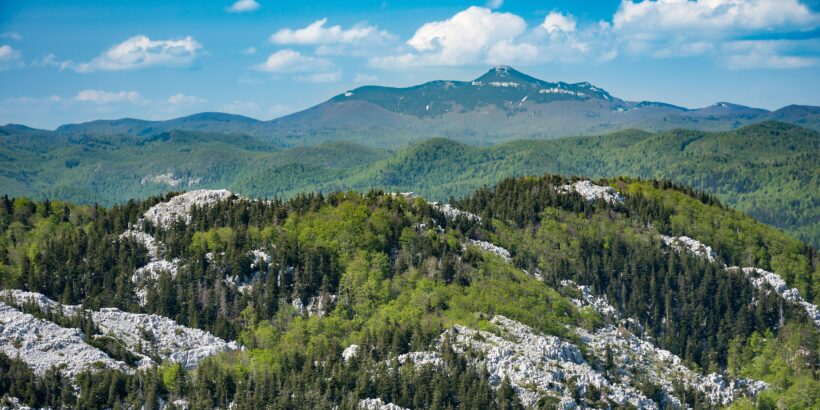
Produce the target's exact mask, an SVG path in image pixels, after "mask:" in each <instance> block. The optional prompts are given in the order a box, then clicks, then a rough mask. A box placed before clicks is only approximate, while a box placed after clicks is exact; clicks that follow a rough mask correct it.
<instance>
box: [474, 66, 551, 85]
mask: <svg viewBox="0 0 820 410" xmlns="http://www.w3.org/2000/svg"><path fill="white" fill-rule="evenodd" d="M473 82H477V83H490V82H519V83H525V84H528V83H540V82H541V80H539V79H537V78H535V77H530V76H528V75H526V74H524V73H522V72H520V71H518V70H516V69H514V68H512V67H510V66H507V65H497V66H495V67H493V68H491V69H490V71H487V72H486V73H485V74H484V75H482V76H481V77H478V78H476V79H475V80H474V81H473Z"/></svg>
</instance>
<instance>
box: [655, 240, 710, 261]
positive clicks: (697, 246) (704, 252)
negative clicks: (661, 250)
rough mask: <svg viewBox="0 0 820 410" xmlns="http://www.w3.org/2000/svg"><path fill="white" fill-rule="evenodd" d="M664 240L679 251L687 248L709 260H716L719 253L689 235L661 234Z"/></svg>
mask: <svg viewBox="0 0 820 410" xmlns="http://www.w3.org/2000/svg"><path fill="white" fill-rule="evenodd" d="M661 239H662V240H663V242H664V243H665V244H667V245H669V246H671V247H673V248H675V250H677V251H681V250H687V251H689V252H692V253H693V254H695V255H697V256H699V257H702V258H706V259H707V260H709V262H714V261H715V257H716V256H717V254H715V252H714V251H713V250H712V247H711V246H706V245H704V244H703V243H701V242H698V241H696V240H694V239H692V238H690V237H688V236H678V237H674V236H665V235H661Z"/></svg>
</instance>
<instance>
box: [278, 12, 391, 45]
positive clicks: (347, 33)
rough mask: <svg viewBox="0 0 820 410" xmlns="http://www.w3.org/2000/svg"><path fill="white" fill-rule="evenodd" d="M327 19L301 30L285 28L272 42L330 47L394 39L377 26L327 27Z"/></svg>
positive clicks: (317, 21)
mask: <svg viewBox="0 0 820 410" xmlns="http://www.w3.org/2000/svg"><path fill="white" fill-rule="evenodd" d="M325 24H327V18H323V19H319V20H316V21H314V22H313V23H311V24H309V25H308V26H307V27H304V28H300V29H296V30H293V29H290V28H284V29H282V30H279V31H277V32H276V33H273V34H272V35H271V36H270V39H269V40H270V42H271V43H274V44H279V45H328V44H355V43H361V42H370V43H374V42H385V41H389V40H392V39H393V35H392V34H390V33H388V32H387V31H383V30H379V28H378V27H376V26H370V25H367V24H364V23H359V24H356V25H354V26H353V27H350V28H349V29H343V28H342V26H339V25H335V26H330V27H326V26H325Z"/></svg>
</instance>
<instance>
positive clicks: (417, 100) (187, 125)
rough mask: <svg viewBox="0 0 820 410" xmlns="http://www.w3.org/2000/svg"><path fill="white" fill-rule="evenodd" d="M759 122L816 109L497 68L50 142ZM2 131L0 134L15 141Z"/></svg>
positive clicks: (809, 118) (546, 132) (474, 137)
mask: <svg viewBox="0 0 820 410" xmlns="http://www.w3.org/2000/svg"><path fill="white" fill-rule="evenodd" d="M768 120H776V121H781V122H786V123H791V124H797V125H800V126H802V127H806V128H811V129H814V130H820V107H817V106H797V105H790V106H787V107H783V108H781V109H779V110H776V111H768V110H765V109H761V108H753V107H746V106H743V105H739V104H734V103H729V102H717V103H715V104H713V105H710V106H707V107H703V108H695V109H691V108H685V107H680V106H677V105H673V104H669V103H666V102H662V101H638V102H634V101H627V100H623V99H621V98H618V97H615V96H613V95H611V94H610V93H609V92H608V91H606V90H605V89H604V88H601V87H598V86H595V85H593V84H591V83H589V82H587V81H582V82H577V83H567V82H563V81H557V82H551V81H545V80H541V79H538V78H535V77H533V76H530V75H528V74H525V73H523V72H521V71H518V70H516V69H514V68H512V67H510V66H506V65H500V66H495V67H492V68H490V69H489V70H488V71H486V72H484V73H483V74H482V75H480V76H478V77H475V79H474V80H470V81H458V80H435V81H429V82H426V83H422V84H417V85H413V86H409V87H386V86H379V85H364V86H361V87H358V88H354V89H350V90H347V91H344V92H342V93H340V94H337V95H335V96H333V97H331V98H330V99H328V100H326V101H324V102H322V103H320V104H317V105H315V106H313V107H310V108H308V109H305V110H302V111H299V112H295V113H292V114H289V115H285V116H283V117H279V118H275V119H272V120H269V121H262V120H258V119H254V118H250V117H246V116H242V115H236V114H228V113H219V112H203V113H196V114H192V115H188V116H184V117H180V118H174V119H170V120H165V121H149V120H141V119H135V118H123V119H118V120H95V121H90V122H85V123H78V124H66V125H63V126H60V127H58V128H57V129H56V130H55V131H54V133H55V134H57V135H58V136H63V137H66V136H78V137H81V136H111V135H129V136H134V137H138V138H142V137H152V136H155V135H158V134H161V133H164V132H169V131H172V130H180V131H207V132H212V133H223V134H245V135H249V136H252V137H256V138H258V139H260V140H263V141H265V142H267V143H272V144H274V145H277V146H283V147H285V146H304V145H315V144H318V143H321V142H323V141H350V142H357V143H361V144H366V145H370V146H375V147H380V148H391V149H392V148H396V147H400V146H405V145H407V144H408V143H411V142H414V141H420V140H425V139H428V138H433V137H446V138H450V139H453V140H456V141H459V142H463V143H468V144H474V145H488V144H496V143H501V142H507V141H511V140H515V139H520V138H532V139H552V138H560V137H565V136H579V135H597V134H604V133H609V132H613V131H619V130H624V129H631V128H634V129H641V130H645V131H652V132H655V131H665V130H670V129H675V128H684V129H692V130H700V131H727V130H731V129H736V128H738V127H742V126H744V125H749V124H753V123H759V122H763V121H768ZM4 128H6V130H4V131H3V133H6V134H8V133H9V132H12V133H14V132H22V131H20V130H19V129H18V130H10V129H9V127H4ZM34 131H35V130H27V132H34ZM36 131H38V132H45V133H49V131H45V130H36Z"/></svg>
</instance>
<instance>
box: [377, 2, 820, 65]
mask: <svg viewBox="0 0 820 410" xmlns="http://www.w3.org/2000/svg"><path fill="white" fill-rule="evenodd" d="M818 27H820V14H818V13H816V12H813V11H812V10H810V9H809V8H808V7H806V6H805V5H804V4H802V3H801V2H800V0H642V1H638V0H621V3H620V6H619V7H618V9H617V11H616V12H615V14H614V15H613V16H612V19H611V21H606V20H601V21H597V22H595V21H579V20H577V19H576V18H575V17H574V16H572V15H571V14H569V13H565V12H561V11H552V12H550V13H548V14H547V15H546V16H545V18H544V21H543V22H542V23H541V24H539V25H538V26H534V27H527V25H526V23H525V22H524V20H523V19H522V18H521V17H519V16H516V15H514V14H510V13H500V12H494V11H492V10H490V9H488V8H482V7H470V8H468V9H466V10H463V11H461V12H459V13H457V14H455V15H454V16H452V17H451V18H449V19H447V20H443V21H434V22H428V23H426V24H424V25H422V26H421V27H419V29H418V30H417V31H416V32H415V34H414V35H413V36H412V37H411V38H410V39H409V40H408V41H407V43H406V47H404V49H399V50H394V51H392V52H391V53H389V54H386V55H385V53H382V54H381V55H380V56H376V57H372V58H371V59H370V60H369V62H370V65H371V66H373V67H378V68H399V69H400V68H406V67H416V66H435V65H466V64H477V63H493V64H521V63H546V62H576V63H580V62H607V61H611V60H613V59H615V58H618V57H619V56H626V57H630V58H638V59H640V58H682V57H693V56H701V57H706V58H710V59H713V60H714V61H717V62H721V63H723V65H724V66H725V67H728V68H732V69H738V68H739V67H745V66H749V67H757V68H789V67H805V66H813V65H816V64H818V61H820V50H818V49H817V48H808V47H807V46H808V45H809V44H810V42H809V41H793V40H792V41H791V42H789V43H788V44H789V47H788V49H787V48H786V47H785V46H784V44H787V43H785V42H784V41H786V40H783V38H788V37H793V36H792V34H794V32H799V31H802V32H810V31H812V30H815V29H817V28H818ZM761 36H762V37H764V38H766V39H767V40H766V41H763V42H760V41H754V42H748V41H747V42H743V41H744V40H747V39H748V38H750V37H761ZM771 41H776V43H771ZM772 44H777V46H774V45H772ZM729 45H732V46H729ZM740 49H742V50H740ZM733 50H734V51H733Z"/></svg>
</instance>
